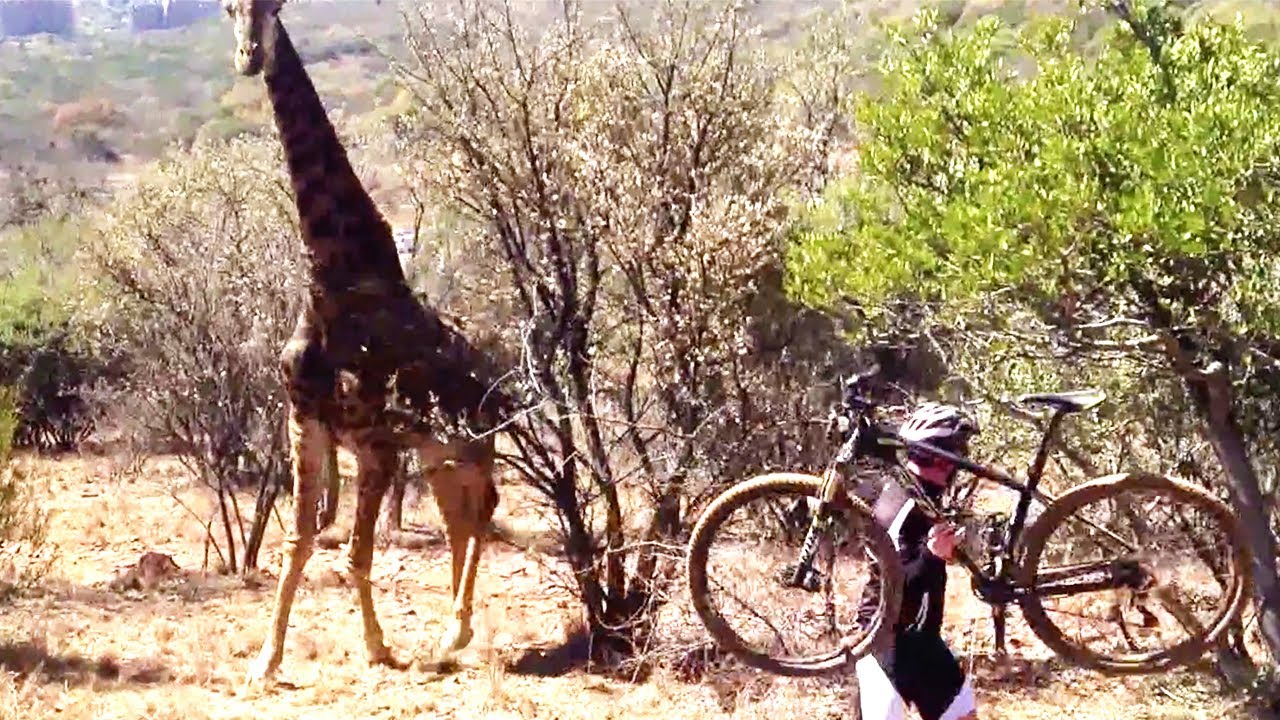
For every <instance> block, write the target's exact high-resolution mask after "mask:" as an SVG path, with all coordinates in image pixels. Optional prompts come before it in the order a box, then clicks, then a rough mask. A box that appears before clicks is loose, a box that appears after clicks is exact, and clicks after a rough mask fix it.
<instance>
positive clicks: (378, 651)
mask: <svg viewBox="0 0 1280 720" xmlns="http://www.w3.org/2000/svg"><path fill="white" fill-rule="evenodd" d="M365 657H366V658H367V659H368V661H369V665H371V666H372V665H382V666H384V667H389V668H395V669H397V670H403V669H404V668H405V664H404V663H402V662H400V661H398V660H396V656H395V655H393V654H392V652H391V648H389V647H387V646H386V645H379V646H377V647H375V648H370V649H368V650H367V652H366V655H365Z"/></svg>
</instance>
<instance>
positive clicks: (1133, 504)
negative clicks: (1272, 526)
mask: <svg viewBox="0 0 1280 720" xmlns="http://www.w3.org/2000/svg"><path fill="white" fill-rule="evenodd" d="M1200 510H1201V508H1198V507H1196V506H1194V505H1192V504H1190V503H1186V502H1185V501H1183V502H1180V498H1178V497H1174V496H1170V495H1168V494H1166V493H1163V492H1159V491H1150V492H1141V491H1132V492H1126V493H1124V494H1116V495H1112V496H1109V497H1100V498H1099V499H1098V500H1097V501H1096V502H1091V503H1088V504H1086V505H1083V506H1082V507H1080V508H1079V509H1078V510H1077V511H1076V512H1074V513H1073V514H1072V516H1071V517H1069V518H1067V519H1066V521H1065V522H1063V523H1062V524H1061V525H1060V526H1058V527H1057V528H1056V529H1055V531H1054V533H1053V535H1051V536H1050V537H1049V539H1048V541H1047V543H1046V546H1045V549H1044V552H1043V554H1042V556H1041V558H1040V561H1039V570H1038V571H1037V572H1036V578H1035V586H1034V588H1031V589H1029V591H1028V592H1030V593H1032V594H1034V595H1035V596H1037V597H1038V598H1039V602H1040V603H1041V605H1042V607H1043V609H1044V611H1045V614H1046V616H1047V619H1048V620H1049V621H1050V622H1051V623H1052V624H1053V625H1054V626H1056V630H1057V632H1059V633H1060V634H1061V636H1062V637H1063V639H1064V640H1065V641H1067V642H1070V643H1072V644H1074V645H1076V646H1079V647H1081V648H1084V649H1087V651H1088V652H1090V653H1093V654H1095V655H1097V656H1100V657H1122V656H1130V657H1138V656H1151V655H1153V654H1159V653H1162V652H1165V651H1167V650H1169V649H1170V648H1174V647H1177V646H1178V645H1179V644H1180V643H1191V642H1195V641H1197V639H1198V638H1200V637H1202V636H1203V635H1204V634H1205V633H1206V628H1207V627H1209V626H1210V625H1211V624H1212V623H1213V622H1214V620H1215V617H1216V616H1217V613H1218V612H1219V611H1220V609H1221V608H1222V607H1223V604H1224V603H1225V602H1227V600H1226V597H1225V596H1226V595H1227V594H1228V591H1229V590H1230V589H1231V587H1233V583H1234V582H1235V581H1236V580H1237V578H1234V577H1233V572H1232V570H1231V569H1230V568H1231V563H1230V558H1231V553H1232V549H1231V547H1230V545H1229V543H1228V542H1227V539H1228V538H1227V536H1226V534H1225V532H1223V531H1222V529H1221V528H1220V527H1218V523H1217V522H1216V521H1215V518H1214V517H1212V516H1210V515H1209V514H1208V513H1205V512H1199V511H1200Z"/></svg>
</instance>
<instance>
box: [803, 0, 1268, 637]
mask: <svg viewBox="0 0 1280 720" xmlns="http://www.w3.org/2000/svg"><path fill="white" fill-rule="evenodd" d="M1108 6H1109V7H1110V9H1112V10H1113V11H1114V12H1115V13H1116V14H1117V15H1119V16H1120V18H1121V19H1122V20H1124V22H1121V23H1117V24H1116V25H1115V26H1114V27H1113V28H1112V29H1110V30H1109V31H1107V34H1106V35H1105V36H1104V37H1103V38H1102V41H1101V42H1100V43H1099V45H1098V46H1097V47H1096V48H1095V49H1094V50H1093V51H1092V52H1091V54H1088V55H1087V54H1086V53H1084V52H1082V51H1081V50H1079V49H1078V48H1077V47H1076V46H1075V45H1074V44H1073V43H1072V41H1071V38H1072V24H1071V21H1070V19H1054V20H1045V21H1042V22H1037V23H1033V24H1031V25H1029V26H1027V27H1026V28H1024V29H1023V30H1022V31H1021V32H1019V33H1017V34H1016V38H1015V39H1016V41H1015V42H1012V43H1011V42H1010V33H1009V31H1007V30H1005V29H1002V28H1001V27H1000V25H999V22H998V21H997V20H992V19H984V20H983V21H981V22H979V23H977V24H976V26H974V27H973V28H972V29H971V30H958V29H957V30H952V31H942V30H939V28H938V27H937V24H936V16H935V15H933V14H930V13H922V14H921V15H919V16H917V18H916V20H915V23H914V32H903V31H895V32H894V33H892V34H891V39H892V43H893V50H892V51H891V52H889V53H888V54H887V55H886V57H885V59H884V63H883V81H884V85H883V88H882V91H881V93H880V94H879V96H877V97H864V98H863V99H862V100H861V101H860V102H859V103H858V105H857V108H856V116H857V120H858V121H859V123H860V131H861V133H862V135H863V137H862V140H861V142H862V144H861V147H860V157H859V159H860V163H861V165H860V172H859V174H857V175H856V176H854V177H850V178H847V179H846V180H844V181H842V182H841V183H840V184H839V185H838V186H837V187H834V188H833V189H832V191H831V192H830V194H829V196H828V198H827V199H826V201H825V202H824V203H822V204H821V205H819V206H818V207H817V208H816V209H815V211H814V212H813V213H812V214H811V216H810V217H809V218H808V220H807V221H806V223H805V225H804V227H803V228H801V230H800V231H799V232H797V233H796V236H795V241H794V243H793V245H792V247H791V249H790V254H789V270H790V275H789V282H790V283H791V289H792V291H793V292H794V293H796V294H797V295H798V296H800V297H802V298H803V299H805V300H806V301H807V302H810V303H813V304H816V305H820V306H825V307H830V308H844V309H845V310H852V311H854V314H855V315H857V316H859V317H861V318H862V319H863V321H864V326H865V327H868V328H881V329H883V328H886V327H889V326H892V325H893V324H894V323H898V324H903V323H904V322H910V323H911V324H912V325H913V326H921V327H933V328H939V332H945V333H949V334H950V335H951V336H955V335H957V334H959V335H963V334H965V333H975V334H982V333H987V334H988V335H989V336H1001V335H1000V334H1001V333H1003V335H1002V336H1003V337H1005V338H1016V337H1017V336H1018V332H1019V330H1018V328H1019V327H1022V328H1026V329H1035V330H1036V332H1037V333H1040V335H1041V337H1044V338H1050V340H1048V341H1047V344H1048V345H1049V346H1051V347H1052V348H1053V349H1054V350H1055V352H1059V351H1060V352H1062V353H1071V352H1079V353H1082V354H1092V356H1094V357H1101V356H1110V357H1121V358H1124V359H1126V360H1129V361H1138V362H1140V363H1141V364H1142V365H1143V366H1144V367H1145V368H1147V369H1149V370H1150V371H1152V372H1158V373H1162V374H1164V375H1165V376H1166V377H1171V378H1174V379H1176V380H1177V381H1178V383H1179V384H1180V385H1181V387H1182V388H1183V389H1184V390H1185V393H1186V398H1187V400H1188V401H1189V404H1190V406H1191V408H1192V409H1193V412H1194V415H1195V417H1197V418H1198V420H1199V422H1198V425H1199V429H1200V431H1201V432H1202V433H1203V434H1204V436H1205V437H1206V439H1207V440H1208V443H1209V445H1210V446H1211V447H1212V449H1213V454H1214V455H1215V456H1216V459H1217V461H1218V462H1219V463H1220V465H1221V466H1222V469H1223V476H1224V477H1225V479H1226V481H1225V485H1226V489H1227V491H1228V492H1229V494H1230V497H1231V500H1232V502H1233V503H1234V505H1235V507H1236V508H1237V510H1238V511H1239V514H1240V517H1241V519H1242V521H1243V522H1244V523H1245V525H1246V526H1247V528H1248V533H1249V537H1250V541H1251V545H1252V548H1251V549H1252V551H1253V555H1254V561H1255V577H1256V590H1257V592H1258V601H1259V603H1258V604H1259V608H1260V627H1261V630H1262V634H1263V636H1264V637H1265V639H1266V642H1267V644H1268V645H1269V646H1270V649H1271V652H1272V653H1273V654H1274V655H1276V656H1277V657H1280V582H1278V581H1277V573H1276V540H1275V534H1274V531H1273V529H1272V527H1271V523H1270V519H1269V517H1268V511H1269V509H1271V508H1273V507H1274V502H1275V498H1274V497H1267V496H1266V495H1264V491H1263V488H1264V487H1265V483H1264V480H1265V479H1266V478H1263V477H1261V473H1260V471H1259V467H1258V464H1257V463H1256V462H1255V458H1254V453H1255V452H1256V451H1257V448H1256V447H1254V446H1251V442H1250V440H1249V439H1250V437H1251V436H1257V435H1259V434H1263V435H1265V430H1261V428H1260V426H1259V425H1257V422H1259V419H1260V418H1262V417H1265V416H1266V415H1267V407H1268V406H1269V405H1270V404H1271V403H1272V402H1273V401H1272V400H1271V398H1273V397H1274V396H1275V392H1274V390H1275V388H1276V387H1277V386H1276V380H1277V378H1280V333H1278V332H1277V331H1278V330H1280V313H1277V312H1276V308H1277V305H1278V303H1277V301H1278V300H1280V282H1278V281H1280V277H1278V276H1280V264H1277V261H1276V258H1277V257H1278V256H1280V254H1278V253H1277V251H1278V250H1280V234H1278V233H1277V230H1276V228H1277V227H1280V226H1278V225H1277V224H1276V223H1275V222H1274V217H1273V214H1274V213H1275V210H1274V204H1275V199H1276V197H1275V196H1276V191H1277V190H1278V189H1280V163H1278V162H1277V159H1278V158H1280V155H1278V153H1277V151H1278V150H1280V83H1277V82H1276V78H1277V77H1280V55H1277V54H1276V53H1275V52H1273V51H1271V50H1269V49H1267V48H1266V47H1264V46H1261V45H1258V44H1256V43H1253V42H1251V41H1250V40H1249V39H1248V38H1247V37H1246V35H1245V34H1244V33H1243V31H1242V30H1241V29H1240V28H1239V27H1233V26H1224V25H1220V24H1216V23H1211V22H1200V23H1196V24H1194V25H1187V26H1184V24H1183V23H1182V21H1181V19H1180V17H1179V16H1178V15H1177V14H1175V13H1174V12H1172V11H1170V10H1167V9H1166V8H1164V7H1163V6H1160V5H1131V4H1129V3H1127V2H1112V3H1108ZM1015 60H1016V62H1015ZM1019 68H1020V69H1021V71H1019V70H1018V69H1019ZM1027 68H1031V70H1027ZM942 328H947V329H946V330H941V329H942ZM1005 344H1006V347H1005V348H1003V349H1006V350H1007V349H1008V348H1007V345H1008V343H1007V342H1006V343H1005ZM996 349H1001V348H996ZM1046 359H1048V358H1047V357H1046ZM1272 422H1273V421H1272ZM1260 430H1261V431H1260Z"/></svg>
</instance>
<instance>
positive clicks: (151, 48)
mask: <svg viewBox="0 0 1280 720" xmlns="http://www.w3.org/2000/svg"><path fill="white" fill-rule="evenodd" d="M1072 2H1074V0H944V1H943V2H942V4H941V6H940V7H941V9H942V11H943V13H944V15H947V16H949V17H952V18H954V19H955V20H956V21H957V22H959V23H961V24H964V23H969V22H972V21H974V20H976V19H977V18H978V17H982V16H985V15H989V14H993V13H994V14H998V15H999V16H1000V17H1001V18H1002V19H1004V20H1005V21H1006V22H1009V23H1013V24H1018V23H1019V22H1021V21H1022V20H1023V19H1025V18H1026V17H1027V16H1029V15H1031V14H1034V13H1041V12H1048V11H1054V10H1060V9H1062V8H1064V7H1068V6H1069V5H1070V3H1072ZM839 4H840V3H839V1H838V0H795V1H794V2H789V1H788V0H753V2H751V3H749V4H748V7H749V10H750V12H751V13H752V15H753V16H754V17H755V18H756V19H757V20H758V22H759V23H760V25H761V27H762V28H763V30H764V34H765V35H766V36H767V37H769V38H771V39H773V40H775V41H777V42H778V43H780V44H782V45H783V46H786V45H787V44H788V43H789V42H792V41H793V40H794V39H795V36H796V33H797V32H799V31H800V29H801V28H802V27H804V25H805V19H806V18H808V17H810V16H811V14H812V13H814V12H822V11H826V10H830V9H832V8H835V7H838V6H839ZM918 5H919V3H918V2H916V0H856V1H854V2H852V3H851V7H854V8H855V9H857V10H858V12H859V13H862V14H863V16H864V18H866V21H867V22H866V24H865V25H864V26H863V27H862V28H860V29H858V30H857V31H858V32H867V33H870V32H874V22H873V21H874V20H876V19H882V18H893V17H904V16H906V15H908V14H909V13H910V12H912V11H913V10H914V9H915V8H916V7H917V6H918ZM78 7H79V8H80V10H79V12H80V16H81V22H80V27H81V29H82V31H81V32H80V34H79V35H77V36H76V37H73V38H70V39H62V38H54V37H51V36H35V37H33V38H10V39H7V40H3V41H0V166H3V165H12V164H15V163H33V162H34V163H37V164H40V165H42V166H45V167H51V168H56V169H57V170H58V172H60V173H62V174H67V175H71V176H82V177H84V178H85V179H86V180H90V181H92V180H94V179H96V178H100V177H102V176H103V175H104V174H109V173H112V172H115V171H116V169H115V168H114V167H113V166H115V165H118V164H120V163H125V164H126V165H127V164H129V163H136V162H145V161H147V160H149V159H152V158H154V157H156V156H158V155H159V154H160V153H162V152H164V150H165V148H167V147H169V146H171V145H173V144H177V145H179V146H183V145H186V144H189V143H191V142H193V141H196V140H197V139H198V138H201V137H215V138H216V137H221V138H226V137H232V136H235V135H237V134H239V133H243V132H253V131H257V130H260V129H262V127H263V121H264V119H265V115H264V112H263V109H262V107H261V105H260V103H261V91H260V89H259V83H257V82H252V81H242V80H237V79H236V78H235V77H234V76H233V73H232V71H231V67H230V59H229V53H230V47H231V31H230V28H229V27H228V26H227V25H226V24H225V23H224V22H223V18H222V17H221V16H216V17H212V18H208V19H205V20H202V21H199V22H197V23H196V24H194V25H191V26H189V27H185V28H181V29H176V30H161V31H150V32H145V33H132V32H130V31H129V29H128V25H127V20H126V19H125V15H124V9H123V8H124V7H125V6H124V5H123V4H121V3H118V2H102V1H98V2H84V3H81V4H80V5H79V6H78ZM584 7H585V8H586V10H587V11H588V12H591V11H592V10H593V8H594V6H593V5H592V4H591V3H587V4H586V5H585V6H584ZM404 9H405V6H403V5H400V4H398V3H396V2H390V1H389V2H385V3H375V2H372V1H368V2H366V1H361V2H344V1H341V0H314V1H312V2H291V3H289V7H288V8H287V10H286V19H287V21H288V23H289V27H290V29H291V33H292V35H293V37H294V38H295V40H296V42H297V43H298V45H299V48H300V49H301V51H302V52H303V54H304V57H305V58H306V59H307V60H308V61H309V62H310V64H311V68H310V70H311V73H312V76H313V78H314V79H315V81H316V83H317V86H318V87H319V89H320V93H321V95H322V97H323V98H324V100H325V102H326V103H327V104H328V106H329V107H330V108H331V109H332V110H333V111H334V112H335V114H337V115H338V116H339V120H340V122H341V121H354V120H356V119H357V118H359V117H361V116H365V115H370V114H375V113H376V110H377V109H378V108H379V107H381V106H385V104H386V103H388V102H390V100H391V99H392V98H393V97H394V94H395V92H394V87H393V86H392V81H391V79H390V76H389V73H388V72H387V63H386V60H385V58H384V57H382V53H384V52H387V53H392V54H396V53H399V52H402V51H403V49H404V42H403V37H402V31H403V24H402V21H401V11H402V10H404ZM522 9H523V10H524V11H526V12H529V11H530V8H529V6H528V5H527V4H526V5H524V6H522ZM549 11H550V10H548V9H547V6H546V5H545V4H544V6H543V8H542V9H541V10H540V11H537V12H530V17H531V18H533V19H534V23H535V24H536V18H537V17H538V16H539V12H549ZM1193 12H1194V13H1195V14H1203V13H1207V14H1211V15H1213V16H1214V17H1217V18H1222V19H1227V18H1231V17H1234V16H1235V15H1236V14H1237V13H1239V14H1240V16H1241V18H1242V21H1243V22H1244V23H1245V25H1246V26H1248V27H1249V28H1250V29H1251V33H1253V34H1255V35H1256V36H1258V37H1267V38H1271V37H1280V8H1277V7H1276V6H1275V5H1274V4H1271V3H1268V2H1267V1H1266V0H1198V2H1196V3H1195V4H1194V10H1193ZM376 127H377V126H376V125H374V126H371V129H373V130H374V131H375V132H376Z"/></svg>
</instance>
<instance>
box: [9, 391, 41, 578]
mask: <svg viewBox="0 0 1280 720" xmlns="http://www.w3.org/2000/svg"><path fill="white" fill-rule="evenodd" d="M17 427H18V393H17V391H16V390H14V389H13V388H8V387H0V591H2V592H3V594H5V595H7V594H9V593H11V592H14V591H16V590H21V589H24V588H26V587H29V586H30V585H33V584H35V583H36V582H38V581H39V580H40V579H41V578H42V577H44V575H45V574H46V572H47V571H48V569H49V566H50V565H51V564H52V562H53V555H52V547H50V546H49V545H48V544H47V543H46V540H47V539H48V536H49V513H48V511H47V510H46V509H45V507H44V505H45V503H44V494H43V493H42V492H41V489H40V488H38V487H36V485H35V479H34V478H31V477H29V476H27V474H26V473H24V472H22V470H21V469H20V468H19V467H17V466H16V464H15V463H12V462H11V461H10V450H11V448H12V441H13V436H14V432H15V431H16V430H17Z"/></svg>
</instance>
